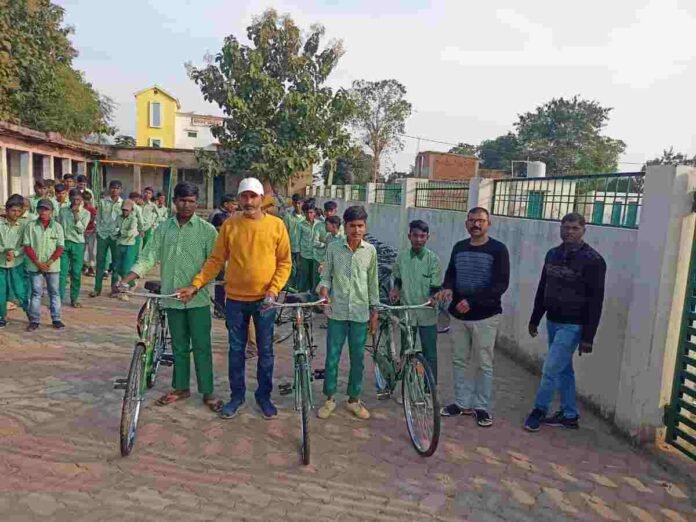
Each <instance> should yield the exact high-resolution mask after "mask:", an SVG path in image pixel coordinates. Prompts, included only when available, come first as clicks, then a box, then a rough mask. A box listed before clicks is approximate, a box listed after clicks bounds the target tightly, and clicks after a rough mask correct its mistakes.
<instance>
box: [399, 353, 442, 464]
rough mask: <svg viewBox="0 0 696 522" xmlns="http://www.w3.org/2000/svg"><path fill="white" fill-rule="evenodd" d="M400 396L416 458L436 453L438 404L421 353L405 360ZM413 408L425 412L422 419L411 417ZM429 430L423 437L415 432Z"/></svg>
mask: <svg viewBox="0 0 696 522" xmlns="http://www.w3.org/2000/svg"><path fill="white" fill-rule="evenodd" d="M401 393H402V396H403V398H404V404H403V406H404V417H405V419H406V429H407V430H408V435H409V437H410V438H411V444H413V447H414V448H415V450H416V452H417V453H418V454H419V455H421V456H422V457H430V456H431V455H433V453H435V450H437V446H438V443H439V441H440V405H439V402H438V399H437V386H436V384H435V378H434V377H433V372H432V370H431V369H430V366H428V362H427V361H426V360H425V357H423V354H420V353H415V354H412V355H411V356H409V358H408V359H407V361H406V367H405V368H404V375H403V379H402V381H401ZM428 402H429V406H428ZM416 407H418V408H420V409H422V410H424V412H425V415H423V418H421V419H416V418H415V417H414V410H415V409H416ZM428 428H430V433H429V434H428V433H425V436H423V435H424V434H422V433H417V430H423V431H427V430H428Z"/></svg>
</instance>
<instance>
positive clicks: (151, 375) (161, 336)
mask: <svg viewBox="0 0 696 522" xmlns="http://www.w3.org/2000/svg"><path fill="white" fill-rule="evenodd" d="M158 312H159V317H157V320H156V323H155V324H156V328H155V334H154V335H153V337H154V339H155V346H154V348H153V350H152V362H151V364H150V371H149V372H148V374H147V379H146V380H145V384H146V386H147V387H148V388H153V387H154V386H155V382H156V381H157V372H158V370H159V367H160V362H161V361H162V355H164V352H165V350H166V349H167V334H168V332H167V330H168V328H167V317H166V315H165V313H166V312H164V311H162V310H160V309H159V307H158Z"/></svg>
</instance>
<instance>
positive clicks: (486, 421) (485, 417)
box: [474, 410, 493, 428]
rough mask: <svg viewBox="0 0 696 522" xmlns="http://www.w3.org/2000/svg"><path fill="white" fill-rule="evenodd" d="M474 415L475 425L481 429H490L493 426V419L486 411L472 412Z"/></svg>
mask: <svg viewBox="0 0 696 522" xmlns="http://www.w3.org/2000/svg"><path fill="white" fill-rule="evenodd" d="M474 414H475V415H476V424H478V425H479V426H480V427H482V428H490V427H491V426H493V417H491V414H490V413H488V411H486V410H474Z"/></svg>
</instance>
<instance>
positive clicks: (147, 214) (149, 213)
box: [140, 201, 157, 232]
mask: <svg viewBox="0 0 696 522" xmlns="http://www.w3.org/2000/svg"><path fill="white" fill-rule="evenodd" d="M140 208H141V209H142V211H143V212H142V218H143V231H144V232H147V231H148V230H152V229H153V228H155V226H156V225H157V205H155V204H154V203H153V202H152V201H148V202H147V203H145V204H144V205H143V206H142V207H140Z"/></svg>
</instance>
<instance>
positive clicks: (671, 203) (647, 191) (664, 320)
mask: <svg viewBox="0 0 696 522" xmlns="http://www.w3.org/2000/svg"><path fill="white" fill-rule="evenodd" d="M694 189H696V169H692V168H689V167H683V166H679V167H675V166H659V167H648V170H647V173H646V176H645V188H644V199H643V208H642V209H641V215H640V228H639V229H638V236H637V239H636V257H635V259H636V271H635V276H634V279H633V296H632V300H631V305H630V308H629V312H628V320H627V326H626V342H625V344H624V349H623V357H622V362H621V366H620V370H619V380H618V383H619V384H618V394H617V402H616V411H615V417H614V422H615V423H616V425H617V426H618V427H619V429H621V430H622V431H623V432H625V433H626V434H628V435H629V436H631V438H632V439H633V440H634V441H635V442H638V443H643V442H651V441H654V439H655V435H656V431H657V430H658V429H659V428H660V427H661V425H662V410H661V404H660V396H661V388H662V380H663V373H666V374H669V370H670V369H669V368H665V360H666V346H667V341H668V327H669V326H670V317H673V316H674V314H675V313H677V314H678V310H679V308H681V307H682V306H683V300H682V301H681V302H676V301H675V300H674V295H675V283H676V281H677V277H676V276H677V270H678V267H679V263H678V261H679V255H680V251H682V250H683V246H682V245H683V244H684V243H685V242H686V243H690V242H691V241H692V239H693V236H692V235H689V234H688V233H687V234H686V237H683V236H682V232H683V225H684V222H685V220H687V219H688V217H689V216H690V214H691V206H692V191H693V190H694ZM687 231H688V227H687ZM682 295H683V294H682ZM678 315H681V314H678ZM677 330H678V329H677ZM677 335H678V334H677ZM667 359H669V358H668V357H667ZM673 360H674V359H672V361H673ZM673 368H674V366H672V370H673ZM663 370H664V372H663Z"/></svg>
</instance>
